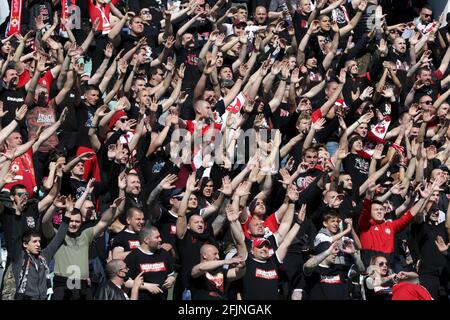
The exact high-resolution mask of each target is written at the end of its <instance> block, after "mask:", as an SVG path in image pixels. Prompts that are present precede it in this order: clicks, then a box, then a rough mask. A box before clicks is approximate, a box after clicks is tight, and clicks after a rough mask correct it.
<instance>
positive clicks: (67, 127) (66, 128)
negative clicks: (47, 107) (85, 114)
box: [56, 90, 78, 132]
mask: <svg viewBox="0 0 450 320" xmlns="http://www.w3.org/2000/svg"><path fill="white" fill-rule="evenodd" d="M74 100H75V93H74V90H71V91H69V93H68V94H67V95H66V97H65V98H64V100H63V101H62V102H61V104H60V105H58V106H57V108H56V110H57V112H58V115H59V114H61V112H62V111H63V109H64V108H65V107H68V112H67V116H66V120H65V121H64V122H63V123H61V130H62V131H63V132H76V131H77V130H78V121H77V112H76V110H75V106H74Z"/></svg>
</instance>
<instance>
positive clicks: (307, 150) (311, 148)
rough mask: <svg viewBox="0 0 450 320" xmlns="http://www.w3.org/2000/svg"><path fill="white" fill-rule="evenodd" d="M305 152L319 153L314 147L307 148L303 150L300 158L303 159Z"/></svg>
mask: <svg viewBox="0 0 450 320" xmlns="http://www.w3.org/2000/svg"><path fill="white" fill-rule="evenodd" d="M307 152H315V153H319V151H318V150H317V149H316V148H315V147H309V148H306V149H305V150H303V152H302V157H304V156H305V155H306V153H307Z"/></svg>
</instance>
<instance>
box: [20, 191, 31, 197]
mask: <svg viewBox="0 0 450 320" xmlns="http://www.w3.org/2000/svg"><path fill="white" fill-rule="evenodd" d="M17 195H18V196H19V197H22V196H23V195H25V196H27V197H29V196H30V194H29V193H28V192H17Z"/></svg>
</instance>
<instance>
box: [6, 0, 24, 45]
mask: <svg viewBox="0 0 450 320" xmlns="http://www.w3.org/2000/svg"><path fill="white" fill-rule="evenodd" d="M21 22H22V0H12V2H11V15H10V18H9V27H8V32H7V33H6V36H7V37H9V36H10V35H13V34H14V33H20V25H21Z"/></svg>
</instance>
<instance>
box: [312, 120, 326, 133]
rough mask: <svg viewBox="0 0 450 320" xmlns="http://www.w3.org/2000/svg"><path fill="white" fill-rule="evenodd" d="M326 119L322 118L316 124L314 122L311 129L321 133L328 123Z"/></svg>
mask: <svg viewBox="0 0 450 320" xmlns="http://www.w3.org/2000/svg"><path fill="white" fill-rule="evenodd" d="M326 122H327V121H326V119H325V118H320V119H318V120H317V121H316V122H314V123H313V124H311V127H312V128H313V129H314V130H315V131H320V130H322V129H323V126H324V125H325V123H326Z"/></svg>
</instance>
